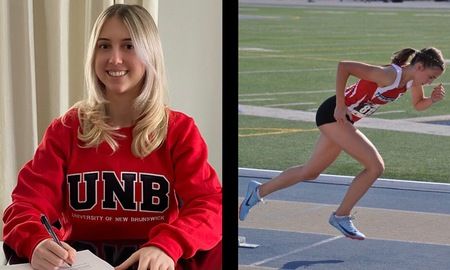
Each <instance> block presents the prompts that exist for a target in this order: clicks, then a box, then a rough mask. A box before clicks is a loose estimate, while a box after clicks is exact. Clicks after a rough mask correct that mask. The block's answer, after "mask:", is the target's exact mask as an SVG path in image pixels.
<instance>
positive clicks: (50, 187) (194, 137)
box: [3, 109, 222, 262]
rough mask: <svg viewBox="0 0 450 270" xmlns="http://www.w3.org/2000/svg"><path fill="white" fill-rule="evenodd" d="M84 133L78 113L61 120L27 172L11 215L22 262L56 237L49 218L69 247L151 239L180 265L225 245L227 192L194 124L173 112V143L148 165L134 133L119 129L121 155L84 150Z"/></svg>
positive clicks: (10, 232)
mask: <svg viewBox="0 0 450 270" xmlns="http://www.w3.org/2000/svg"><path fill="white" fill-rule="evenodd" d="M62 119H64V121H63V120H62ZM78 129H79V119H78V115H77V110H76V109H73V110H70V111H69V112H67V114H66V117H65V118H64V117H63V118H61V117H60V118H57V119H55V120H54V121H53V122H52V123H51V124H50V126H49V127H48V128H47V130H46V132H45V134H44V137H43V139H42V142H41V143H40V145H39V147H38V149H37V150H36V153H35V155H34V157H33V159H32V160H31V161H29V162H28V163H26V164H25V165H24V167H23V168H22V169H21V171H20V172H19V175H18V182H17V186H16V187H15V189H14V191H13V194H12V204H11V205H10V206H9V207H8V208H6V210H5V212H4V216H3V221H4V223H5V225H4V229H3V235H4V241H5V243H6V244H8V245H9V246H10V247H12V248H13V249H14V250H15V251H16V252H17V255H18V256H23V257H27V258H29V259H31V255H32V253H33V250H34V248H35V247H36V245H37V244H38V243H39V242H40V241H42V240H44V239H46V238H49V235H48V233H47V231H46V230H45V228H44V227H43V226H42V224H41V223H40V215H41V213H44V214H46V215H47V216H48V217H49V220H50V222H52V223H54V222H56V221H57V220H59V222H60V224H61V229H59V230H58V229H56V228H54V230H55V231H56V233H57V234H58V236H59V237H60V239H62V240H78V239H81V240H86V239H90V240H106V239H118V240H119V239H148V241H147V242H146V243H145V244H144V245H143V246H149V245H153V246H157V247H159V248H161V249H162V250H164V251H165V252H166V253H167V254H168V255H169V256H170V257H172V259H173V260H174V261H175V262H176V261H178V259H179V258H180V257H183V258H189V257H191V256H193V255H194V254H195V252H196V251H197V250H207V249H210V248H212V247H213V246H215V245H216V244H217V243H218V242H219V241H220V240H221V238H222V188H221V186H220V183H219V181H218V178H217V175H216V172H215V171H214V169H213V168H212V167H211V166H210V164H209V163H208V161H207V146H206V144H205V142H204V140H203V138H202V137H201V135H200V133H199V130H198V128H197V126H196V125H195V123H194V120H193V119H192V118H190V117H188V116H187V115H185V114H183V113H180V112H176V111H171V112H170V116H169V127H168V134H167V138H166V140H165V142H164V143H163V144H162V145H161V146H160V147H159V148H158V149H157V150H155V151H153V152H152V153H151V154H150V155H148V156H146V157H145V158H138V157H135V156H133V154H132V153H131V142H132V127H129V128H121V129H120V130H119V132H120V133H121V134H123V135H125V136H126V137H125V138H119V139H117V142H118V144H119V149H118V150H117V151H116V152H113V151H112V150H111V148H110V147H109V145H108V144H107V143H106V142H103V143H102V144H100V145H99V146H98V147H97V148H95V147H94V148H83V147H80V145H82V143H81V141H80V140H78V138H77V132H78ZM180 201H181V202H180ZM180 203H181V204H182V205H180Z"/></svg>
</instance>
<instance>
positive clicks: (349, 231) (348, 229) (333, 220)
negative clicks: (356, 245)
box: [328, 212, 366, 240]
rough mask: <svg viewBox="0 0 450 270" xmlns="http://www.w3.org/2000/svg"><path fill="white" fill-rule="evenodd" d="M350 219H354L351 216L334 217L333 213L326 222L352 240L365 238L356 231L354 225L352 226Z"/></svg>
mask: <svg viewBox="0 0 450 270" xmlns="http://www.w3.org/2000/svg"><path fill="white" fill-rule="evenodd" d="M352 219H354V218H353V217H351V216H347V217H336V216H335V212H333V213H332V214H331V216H330V220H329V221H328V222H329V223H330V224H331V226H333V227H335V228H336V229H338V230H339V231H341V232H342V233H343V234H344V235H345V236H347V237H349V238H352V239H357V240H364V239H365V238H366V236H365V235H364V234H363V233H362V232H360V231H358V229H356V227H355V225H353V222H352Z"/></svg>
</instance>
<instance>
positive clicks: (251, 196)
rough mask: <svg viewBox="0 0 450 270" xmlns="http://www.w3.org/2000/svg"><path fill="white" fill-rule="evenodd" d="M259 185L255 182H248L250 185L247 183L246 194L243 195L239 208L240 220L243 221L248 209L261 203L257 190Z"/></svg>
mask: <svg viewBox="0 0 450 270" xmlns="http://www.w3.org/2000/svg"><path fill="white" fill-rule="evenodd" d="M260 185H261V183H259V182H257V181H250V183H248V186H247V194H246V195H245V198H244V200H243V201H242V203H241V207H239V219H240V220H244V219H245V218H246V217H247V215H248V212H249V211H250V208H252V207H253V206H255V205H256V204H257V203H259V202H261V201H262V199H261V198H260V197H259V190H258V189H259V186H260Z"/></svg>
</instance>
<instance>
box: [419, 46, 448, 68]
mask: <svg viewBox="0 0 450 270" xmlns="http://www.w3.org/2000/svg"><path fill="white" fill-rule="evenodd" d="M418 62H420V63H422V64H423V66H424V67H426V68H432V67H438V68H440V69H441V70H442V71H444V70H445V62H444V56H443V55H442V52H441V51H440V50H439V49H436V48H434V47H428V48H424V49H422V50H420V51H419V52H417V53H416V55H415V56H414V57H413V59H411V65H414V64H415V63H418Z"/></svg>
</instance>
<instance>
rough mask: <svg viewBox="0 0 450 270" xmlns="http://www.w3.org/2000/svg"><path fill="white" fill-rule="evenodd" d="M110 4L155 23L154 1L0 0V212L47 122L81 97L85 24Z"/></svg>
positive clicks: (155, 6)
mask: <svg viewBox="0 0 450 270" xmlns="http://www.w3.org/2000/svg"><path fill="white" fill-rule="evenodd" d="M114 3H126V4H139V5H142V6H144V7H145V8H147V10H149V12H150V13H151V14H152V15H153V16H154V18H155V21H157V10H158V0H134V1H131V0H130V1H127V0H121V1H118V0H116V1H114V0H83V1H78V0H77V1H75V0H72V1H70V0H0V216H2V214H3V210H4V208H5V207H6V206H7V205H8V204H9V203H10V200H11V199H10V197H11V196H10V195H11V191H12V189H13V188H14V186H15V185H16V182H17V172H18V171H19V170H20V168H21V167H22V166H23V164H25V162H27V161H28V160H29V159H31V157H32V156H33V154H34V151H35V149H36V147H37V144H38V142H39V141H40V140H41V138H42V135H43V133H44V131H45V129H46V127H47V126H48V124H49V123H50V122H51V120H52V119H54V118H55V117H57V116H59V115H61V114H63V113H64V112H65V111H66V110H67V109H68V108H69V107H70V106H71V105H73V104H74V103H75V102H76V101H78V100H80V99H82V98H83V92H84V91H83V85H84V79H83V72H84V71H83V67H84V56H85V49H86V44H87V41H88V38H89V34H90V31H91V27H92V25H93V23H94V22H95V19H96V18H97V16H98V14H99V13H100V12H101V11H102V10H103V9H105V8H106V7H108V6H109V5H112V4H114ZM1 225H2V222H0V239H1V228H2V226H1Z"/></svg>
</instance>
